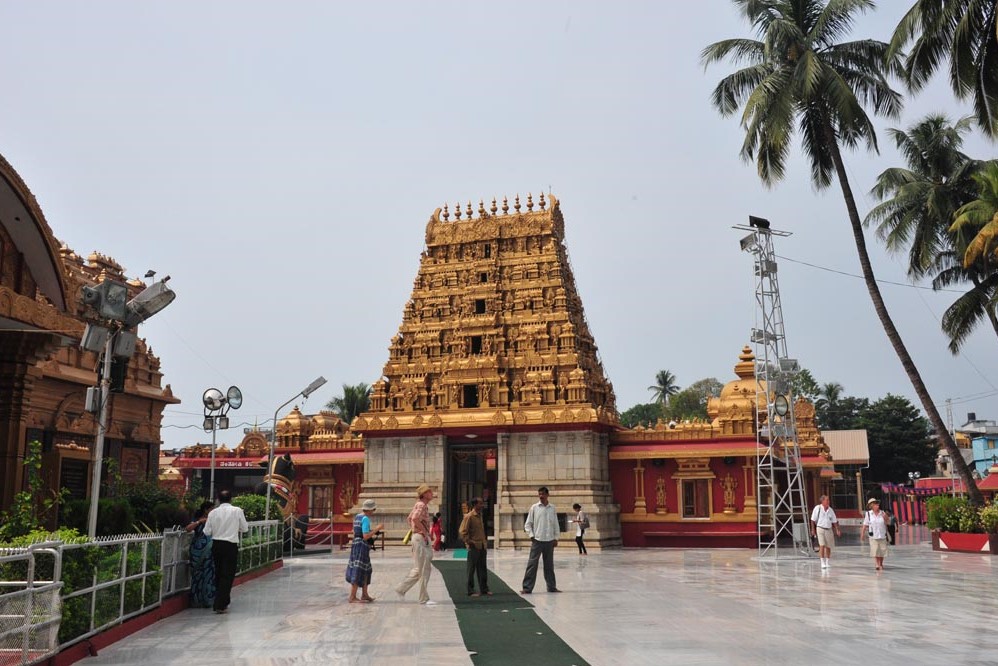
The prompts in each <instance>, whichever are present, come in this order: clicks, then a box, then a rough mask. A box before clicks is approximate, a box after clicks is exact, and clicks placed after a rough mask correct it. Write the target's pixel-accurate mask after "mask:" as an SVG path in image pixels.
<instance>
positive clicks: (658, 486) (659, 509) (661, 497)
mask: <svg viewBox="0 0 998 666" xmlns="http://www.w3.org/2000/svg"><path fill="white" fill-rule="evenodd" d="M668 512H669V511H668V509H666V508H665V477H664V476H662V475H659V477H658V481H656V482H655V513H668Z"/></svg>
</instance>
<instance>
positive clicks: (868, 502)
mask: <svg viewBox="0 0 998 666" xmlns="http://www.w3.org/2000/svg"><path fill="white" fill-rule="evenodd" d="M871 504H880V500H878V499H877V498H876V497H871V498H870V499H868V500H866V505H867V506H870V505H871Z"/></svg>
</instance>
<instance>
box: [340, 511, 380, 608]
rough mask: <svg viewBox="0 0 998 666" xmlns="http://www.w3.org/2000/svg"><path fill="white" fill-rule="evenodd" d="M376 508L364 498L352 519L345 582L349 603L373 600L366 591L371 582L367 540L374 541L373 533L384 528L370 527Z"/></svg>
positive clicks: (369, 549) (369, 554) (369, 547)
mask: <svg viewBox="0 0 998 666" xmlns="http://www.w3.org/2000/svg"><path fill="white" fill-rule="evenodd" d="M377 510H378V505H377V504H376V503H375V501H374V500H373V499H366V500H364V504H363V505H362V506H361V511H360V513H358V514H357V515H356V516H354V519H353V543H352V544H351V545H350V561H349V562H347V575H346V578H347V582H348V583H350V603H352V604H355V603H357V602H358V601H361V602H365V603H370V602H372V601H374V597H372V596H371V595H370V594H368V592H367V586H368V585H370V584H371V572H372V571H373V567H371V548H373V546H372V545H371V543H369V542H368V539H370V540H371V542H373V541H374V535H375V533H377V532H380V531H381V530H383V529H384V528H385V526H384V525H381V524H378V525H375V526H374V527H371V516H373V515H374V512H375V511H377ZM358 587H360V588H361V590H362V592H361V597H360V599H358V598H357V588H358Z"/></svg>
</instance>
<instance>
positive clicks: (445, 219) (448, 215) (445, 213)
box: [444, 204, 450, 222]
mask: <svg viewBox="0 0 998 666" xmlns="http://www.w3.org/2000/svg"><path fill="white" fill-rule="evenodd" d="M449 219H450V213H449V212H448V211H447V204H444V222H446V221H447V220H449Z"/></svg>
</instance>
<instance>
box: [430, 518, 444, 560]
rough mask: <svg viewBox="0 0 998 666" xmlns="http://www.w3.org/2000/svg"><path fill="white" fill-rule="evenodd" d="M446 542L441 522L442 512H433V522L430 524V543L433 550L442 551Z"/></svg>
mask: <svg viewBox="0 0 998 666" xmlns="http://www.w3.org/2000/svg"><path fill="white" fill-rule="evenodd" d="M443 543H444V532H443V524H442V523H441V522H440V514H439V513H435V514H433V524H432V525H430V545H432V546H433V550H436V551H441V550H443Z"/></svg>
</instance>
